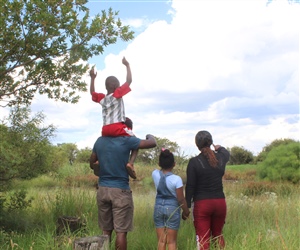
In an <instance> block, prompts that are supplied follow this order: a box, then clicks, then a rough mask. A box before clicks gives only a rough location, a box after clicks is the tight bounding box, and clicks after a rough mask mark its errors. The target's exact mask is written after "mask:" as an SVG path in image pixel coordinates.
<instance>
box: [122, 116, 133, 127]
mask: <svg viewBox="0 0 300 250" xmlns="http://www.w3.org/2000/svg"><path fill="white" fill-rule="evenodd" d="M124 123H125V125H126V126H127V128H130V129H131V130H132V127H133V124H132V121H131V119H129V118H128V117H126V119H125V122H124Z"/></svg>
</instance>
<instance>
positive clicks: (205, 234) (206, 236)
mask: <svg viewBox="0 0 300 250" xmlns="http://www.w3.org/2000/svg"><path fill="white" fill-rule="evenodd" d="M208 201H209V200H200V201H195V203H194V210H193V213H194V226H195V231H196V238H197V239H196V240H197V246H198V250H207V249H209V245H210V224H211V207H210V204H209V202H208Z"/></svg>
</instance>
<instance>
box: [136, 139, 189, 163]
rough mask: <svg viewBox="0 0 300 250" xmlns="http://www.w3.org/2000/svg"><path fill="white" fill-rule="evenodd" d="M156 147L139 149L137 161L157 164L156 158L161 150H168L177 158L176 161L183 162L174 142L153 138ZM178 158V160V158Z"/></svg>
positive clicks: (182, 157)
mask: <svg viewBox="0 0 300 250" xmlns="http://www.w3.org/2000/svg"><path fill="white" fill-rule="evenodd" d="M155 139H156V143H157V146H156V147H155V148H150V149H141V150H139V153H138V156H137V161H140V162H143V163H145V164H149V163H152V164H158V157H159V154H160V152H161V149H162V148H167V149H169V150H170V151H171V152H172V153H174V155H175V157H177V159H176V161H177V162H178V161H179V160H180V159H181V160H183V159H185V158H186V156H184V155H183V154H182V153H181V152H180V147H179V146H178V144H177V143H176V142H172V141H170V140H169V139H167V138H159V137H155ZM179 157H180V158H179Z"/></svg>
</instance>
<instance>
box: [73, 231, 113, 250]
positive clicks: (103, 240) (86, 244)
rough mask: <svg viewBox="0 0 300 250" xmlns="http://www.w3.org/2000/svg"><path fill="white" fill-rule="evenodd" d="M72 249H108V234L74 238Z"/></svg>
mask: <svg viewBox="0 0 300 250" xmlns="http://www.w3.org/2000/svg"><path fill="white" fill-rule="evenodd" d="M73 249H74V250H109V237H108V235H100V236H92V237H85V238H79V239H75V241H74V244H73Z"/></svg>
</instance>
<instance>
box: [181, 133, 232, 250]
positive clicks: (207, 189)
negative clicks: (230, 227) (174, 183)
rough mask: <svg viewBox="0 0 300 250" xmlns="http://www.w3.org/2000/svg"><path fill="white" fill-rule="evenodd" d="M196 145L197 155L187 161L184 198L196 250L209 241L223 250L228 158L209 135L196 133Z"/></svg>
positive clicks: (204, 249)
mask: <svg viewBox="0 0 300 250" xmlns="http://www.w3.org/2000/svg"><path fill="white" fill-rule="evenodd" d="M195 142H196V145H197V147H198V149H199V150H200V154H199V155H197V156H195V157H193V158H191V159H190V160H189V163H188V166H187V183H186V189H185V195H186V201H187V205H188V207H189V208H190V207H191V204H192V202H193V203H194V210H193V215H194V226H195V231H196V240H197V246H198V249H199V250H207V249H209V247H210V240H211V239H212V240H213V242H215V243H216V244H218V247H219V248H221V249H222V248H224V247H225V241H224V238H223V235H222V230H223V226H224V223H225V218H226V200H225V195H224V192H223V184H222V177H223V175H224V173H225V166H226V163H227V162H228V160H229V156H230V154H229V152H228V151H227V150H226V149H225V148H224V147H222V146H220V145H214V144H213V140H212V136H211V134H210V133H209V132H208V131H199V132H198V133H197V134H196V137H195ZM211 145H213V147H214V151H213V150H212V149H211V148H210V147H211Z"/></svg>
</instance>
